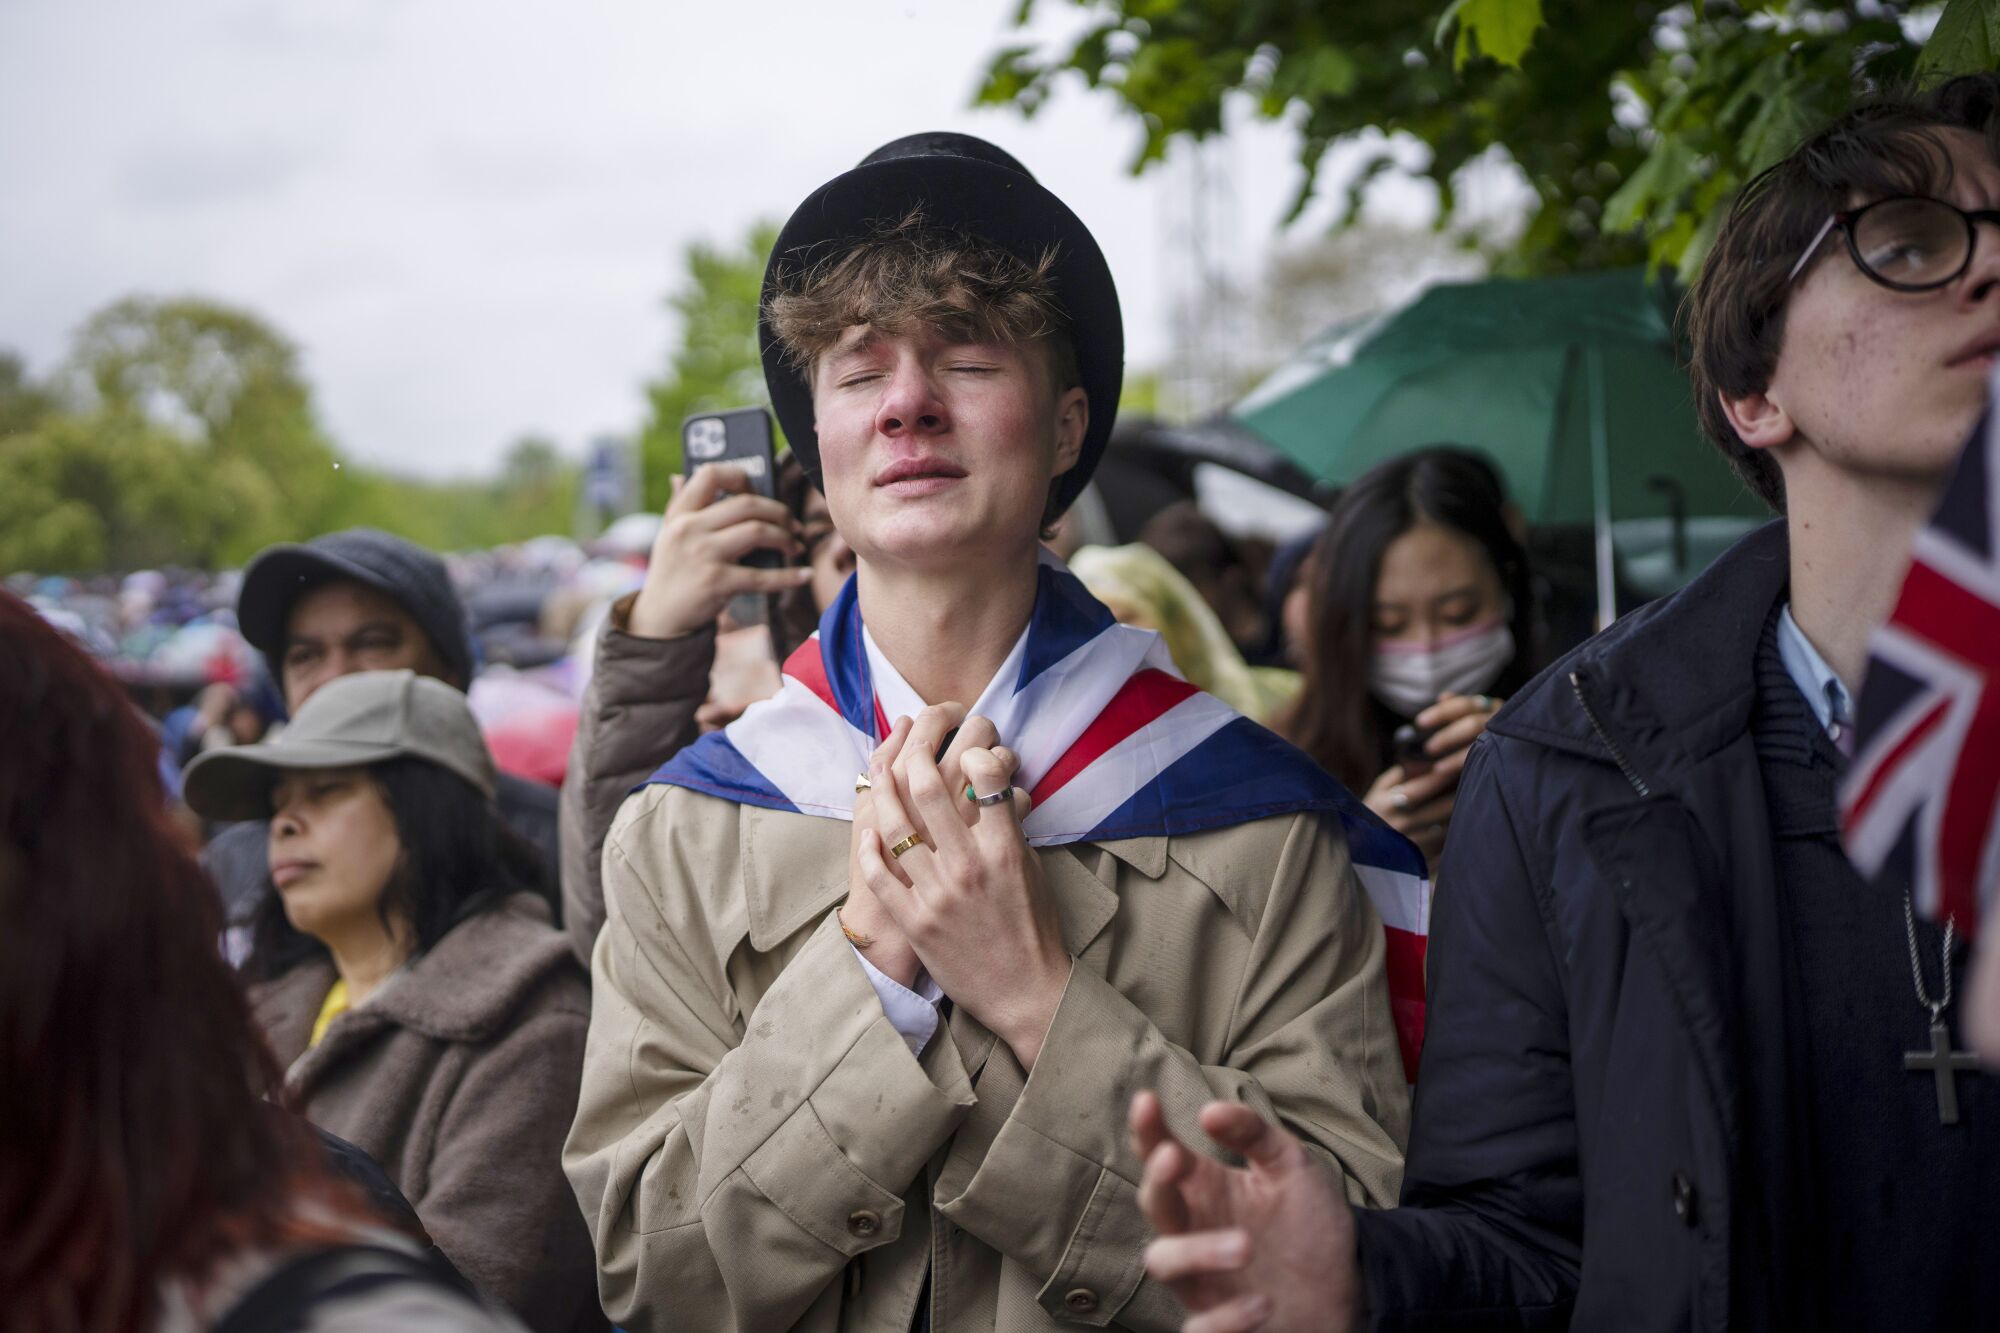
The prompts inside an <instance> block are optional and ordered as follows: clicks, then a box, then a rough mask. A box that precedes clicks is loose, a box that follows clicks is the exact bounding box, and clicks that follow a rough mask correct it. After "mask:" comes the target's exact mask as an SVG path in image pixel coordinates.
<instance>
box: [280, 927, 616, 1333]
mask: <svg viewBox="0 0 2000 1333" xmlns="http://www.w3.org/2000/svg"><path fill="white" fill-rule="evenodd" d="M334 976H335V974H334V969H333V965H332V963H331V962H330V961H328V960H326V959H324V958H321V959H314V960H311V961H308V962H304V963H301V964H299V965H298V966H296V967H294V968H292V969H291V970H289V971H287V972H286V973H284V975H282V976H280V977H278V978H276V979H275V980H272V981H268V982H262V983H259V984H257V985H255V986H253V987H252V988H251V992H250V998H251V1003H252V1005H253V1006H254V1008H255V1010H256V1014H257V1018H258V1021H259V1023H260V1024H261V1025H262V1027H263V1030H264V1033H265V1035H266V1037H267V1038H268V1039H269V1040H270V1042H271V1046H272V1049H273V1050H274V1051H276V1053H277V1056H278V1060H279V1062H280V1063H281V1064H282V1065H284V1066H285V1067H286V1073H285V1093H286V1096H287V1097H288V1099H290V1100H291V1101H292V1102H293V1104H294V1105H296V1106H297V1107H298V1109H299V1110H300V1111H302V1112H303V1113H304V1114H305V1115H306V1116H307V1117H308V1118H309V1119H311V1120H312V1121H313V1123H314V1124H317V1125H319V1126H321V1127H323V1128H325V1129H327V1130H329V1131H330V1132H332V1133H334V1134H338V1135H339V1136H340V1137H342V1138H344V1139H347V1140H348V1141H349V1142H351V1143H353V1144H355V1145H357V1146H358V1147H360V1148H362V1149H363V1150H364V1151H366V1152H367V1153H369V1154H370V1155H371V1156H372V1157H374V1158H375V1160H376V1161H377V1162H379V1163H381V1165H382V1169H383V1170H384V1171H386V1172H387V1173H388V1174H389V1177H390V1178H391V1179H392V1180H394V1181H395V1182H396V1184H397V1186H398V1187H399V1188H400V1189H401V1190H402V1191H403V1193H404V1194H405V1195H407V1196H408V1197H409V1200H410V1202H411V1204H412V1205H413V1206H414V1207H415V1208H416V1210H417V1216H418V1217H419V1218H421V1219H422V1221H423V1223H424V1226H425V1227H426V1228H427V1229H428V1230H429V1231H430V1233H431V1238H432V1239H433V1240H435V1241H436V1242H437V1244H438V1248H440V1249H442V1250H443V1251H444V1252H445V1254H446V1255H447V1256H449V1257H450V1259H451V1260H452V1262H453V1263H455V1264H457V1265H458V1267H459V1269H460V1270H461V1271H462V1272H464V1274H465V1275H466V1277H468V1278H470V1279H471V1280H472V1281H473V1282H474V1283H475V1284H476V1285H477V1286H478V1287H479V1288H480V1289H481V1290H483V1291H485V1292H487V1293H488V1294H489V1295H491V1296H493V1297H494V1298H495V1299H497V1300H499V1301H501V1302H503V1303H505V1304H506V1305H507V1306H508V1307H510V1308H511V1309H513V1310H514V1311H516V1312H517V1313H518V1314H519V1315H520V1316H521V1318H522V1319H523V1320H524V1321H525V1322H526V1323H527V1324H528V1325H529V1327H531V1328H533V1329H535V1330H537V1333H570V1331H571V1330H582V1329H592V1328H602V1327H603V1326H604V1320H603V1315H602V1312H601V1311H600V1310H599V1309H598V1307H597V1298H596V1278H595V1273H594V1267H595V1265H594V1262H593V1258H592V1253H591V1246H590V1235H589V1232H588V1230H587V1229H586V1228H585V1226H584V1220H583V1215H582V1213H581V1212H579V1211H578V1209H577V1204H576V1198H575V1196H574V1195H573V1194H572V1193H571V1192H570V1188H569V1184H568V1182H567V1181H566V1180H565V1179H564V1177H563V1171H562V1145H563V1137H564V1135H565V1134H567V1133H568V1131H569V1124H570V1119H571V1117H572V1116H573V1114H574V1113H575V1110H576V1098H577V1085H578V1080H579V1078H580V1077H581V1074H582V1068H583V1045H584V1034H585V1031H586V1029H587V1026H588V1024H589V1020H590V993H589V988H588V983H587V982H586V980H585V978H584V974H583V971H582V969H581V968H580V967H578V965H577V962H576V958H575V956H574V955H573V954H572V953H571V952H570V948H569V943H568V941H567V939H566V938H565V937H564V936H563V934H562V933H561V932H560V931H558V930H557V929H556V928H555V927H554V926H553V925H552V924H550V922H549V918H548V911H547V908H546V907H544V906H543V905H542V903H541V902H540V901H538V900H537V899H535V898H534V897H532V896H531V895H526V894H517V895H515V896H513V897H511V898H509V899H507V900H506V901H505V902H504V903H503V904H501V905H500V906H498V907H496V908H494V909H492V910H490V911H486V912H481V913H479V914H477V915H475V916H472V917H469V918H467V919H466V920H464V921H461V922H460V923H459V924H458V925H456V926H454V927H453V928H452V929H451V930H450V931H449V932H447V933H446V934H445V936H444V938H442V939H440V940H439V941H438V942H437V943H436V944H435V945H434V946H432V948H431V949H430V951H429V952H428V953H425V954H423V955H422V956H420V957H418V958H416V959H413V960H412V961H411V962H410V963H409V965H408V966H406V967H405V968H404V969H403V970H402V971H400V972H398V973H397V974H396V975H394V976H392V977H391V978H390V979H389V980H387V981H385V982H384V983H383V984H382V986H381V988H380V989H379V990H377V991H376V992H375V994H373V995H372V996H370V997H369V999H368V1001H367V1002H366V1003H365V1004H363V1005H361V1006H360V1007H359V1008H355V1009H350V1010H349V1011H348V1012H346V1013H344V1014H342V1015H341V1016H340V1017H338V1018H336V1019H334V1020H333V1022H332V1023H331V1024H330V1025H329V1026H328V1028H327V1030H326V1035H325V1036H324V1037H323V1038H322V1039H321V1041H320V1044H319V1045H318V1046H315V1047H312V1048H311V1049H307V1046H306V1042H307V1041H308V1039H309V1038H310V1036H311V1034H312V1026H313V1020H314V1019H316V1018H317V1017H318V1016H319V1011H320V1006H321V1005H322V1003H324V1001H325V999H326V993H327V990H328V988H329V987H331V986H332V985H333V982H334Z"/></svg>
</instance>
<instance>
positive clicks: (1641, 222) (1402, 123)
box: [979, 0, 2000, 271]
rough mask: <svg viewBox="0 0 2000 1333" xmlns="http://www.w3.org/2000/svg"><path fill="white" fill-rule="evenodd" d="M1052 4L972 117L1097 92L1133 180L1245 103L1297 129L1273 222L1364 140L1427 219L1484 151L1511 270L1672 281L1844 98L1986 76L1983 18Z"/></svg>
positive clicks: (1854, 2)
mask: <svg viewBox="0 0 2000 1333" xmlns="http://www.w3.org/2000/svg"><path fill="white" fill-rule="evenodd" d="M1034 3H1035V0H1021V4H1020V7H1019V9H1018V11H1017V12H1016V22H1017V24H1021V25H1025V24H1026V23H1027V22H1028V21H1029V19H1030V17H1031V15H1032V12H1033V9H1034ZM1070 3H1071V4H1072V5H1073V6H1074V7H1076V8H1079V9H1082V10H1084V11H1086V12H1087V14H1088V26H1087V28H1086V30H1085V31H1084V32H1083V34H1082V35H1081V36H1080V37H1078V38H1076V39H1075V40H1074V41H1072V42H1069V43H1067V44H1066V47H1065V49H1061V50H1056V51H1053V52H1050V51H1043V50H1040V49H1038V48H1036V47H1033V46H1012V47H1008V48H1006V49H1004V50H1002V51H1000V52H998V53H997V54H996V55H995V56H994V57H993V59H992V61H991V64H990V66H989V68H988V71H987V74H986V78H985V82H984V85H983V87H982V89H981V91H980V93H979V100H981V101H982V102H988V103H1000V104H1011V105H1014V106H1016V107H1018V108H1019V109H1020V110H1021V111H1022V112H1023V113H1024V114H1028V115H1032V114H1034V112H1035V111H1036V110H1037V109H1038V108H1039V107H1040V106H1041V105H1042V104H1043V103H1045V102H1046V101H1047V100H1048V98H1049V97H1050V96H1051V95H1052V94H1053V93H1054V92H1055V90H1056V88H1057V86H1058V85H1059V83H1061V82H1062V81H1063V80H1065V79H1067V78H1077V79H1080V80H1081V82H1083V83H1084V84H1085V85H1087V86H1089V87H1092V88H1096V89H1101V90H1104V91H1106V92H1108V93H1110V94H1111V95H1112V96H1114V97H1115V98H1117V99H1118V101H1119V102H1120V103H1121V104H1122V105H1123V106H1124V108H1125V109H1126V110H1128V111H1130V112H1131V113H1133V115H1134V116H1135V117H1136V118H1137V119H1138V121H1139V123H1140V124H1141V125H1142V126H1143V128H1144V131H1145V138H1144V141H1143V143H1142V145H1141V148H1140V151H1139V154H1138V157H1137V159H1136V160H1135V161H1134V163H1133V170H1134V171H1135V172H1136V171H1140V170H1143V169H1144V168H1145V167H1146V166H1148V165H1149V164H1151V163H1153V162H1156V161H1158V160H1160V159H1161V158H1162V157H1163V156H1164V155H1165V153H1166V150H1167V147H1168V145H1169V144H1170V143H1172V142H1173V141H1174V140H1176V139H1180V138H1190V139H1201V138H1205V137H1207V136H1209V135H1212V134H1217V133H1220V132H1221V131H1222V129H1223V127H1224V104H1225V101H1227V100H1229V99H1230V98H1231V97H1232V95H1236V94H1247V100H1248V103H1249V105H1251V106H1252V107H1254V109H1255V111H1256V113H1257V114H1258V115H1261V116H1263V117H1265V118H1267V119H1271V120H1281V121H1284V122H1286V123H1288V124H1290V125H1292V126H1294V127H1295V128H1296V130H1297V132H1298V136H1299V162H1300V166H1301V168H1302V178H1301V183H1300V187H1299V190H1298V193H1297V196H1296V198H1295V200H1294V204H1293V208H1292V213H1291V216H1292V217H1294V218H1295V217H1297V216H1298V214H1299V213H1300V212H1301V211H1302V210H1303V209H1304V208H1305V206H1306V205H1307V204H1308V203H1309V202H1311V200H1312V199H1313V197H1314V194H1315V192H1316V190H1317V188H1318V171H1319V167H1320V164H1321V162H1322V160H1323V159H1324V158H1325V157H1326V154H1327V153H1328V151H1329V150H1330V149H1332V148H1333V147H1334V145H1336V144H1339V143H1343V142H1349V141H1360V139H1361V136H1362V135H1363V133H1364V132H1365V131H1370V130H1380V131H1384V132H1386V133H1388V134H1392V135H1394V134H1402V135H1408V136H1410V137H1412V138H1414V139H1416V140H1418V141H1419V142H1421V143H1422V144H1423V145H1425V146H1426V147H1427V148H1428V150H1429V153H1430V157H1429V161H1428V163H1427V164H1426V165H1425V166H1423V167H1422V168H1421V170H1420V174H1421V175H1423V176H1425V177H1427V178H1429V179H1430V180H1431V181H1433V182H1435V183H1436V185H1437V188H1438V190H1439V194H1440V204H1441V207H1440V220H1441V221H1445V220H1449V219H1450V217H1451V214H1452V211H1453V200H1454V190H1455V188H1456V186H1457V185H1458V184H1459V182H1460V180H1461V173H1463V172H1464V171H1465V169H1466V168H1467V167H1468V166H1470V165H1472V164H1474V163H1475V161H1477V160H1478V159H1481V158H1482V157H1483V156H1485V155H1486V154H1488V153H1489V152H1491V151H1493V150H1494V149H1495V148H1496V146H1497V147H1498V148H1499V149H1501V150H1504V152H1505V153H1506V154H1507V155H1509V156H1510V157H1511V158H1512V160H1513V162H1514V163H1515V164H1516V165H1517V166H1518V167H1519V168H1520V170H1521V172H1522V173H1523V175H1524V176H1525V177H1526V178H1527V180H1528V182H1529V184H1530V185H1531V186H1532V187H1533V189H1534V191H1535V193H1536V195H1537V196H1538V198H1539V200H1540V207H1539V209H1538V210H1537V212H1536V214H1535V216H1534V217H1533V219H1532V220H1531V221H1530V223H1529V226H1528V230H1527V232H1526V234H1525V235H1524V236H1523V237H1522V238H1521V241H1520V244H1519V245H1518V247H1517V248H1516V249H1515V251H1514V253H1513V255H1512V256H1511V258H1510V261H1509V267H1512V268H1515V269H1519V270H1526V271H1559V270H1564V269H1572V268H1591V267H1600V266H1605V265H1612V264H1622V263H1629V262H1636V261H1637V260H1639V259H1641V258H1646V259H1650V260H1651V261H1653V262H1655V263H1668V264H1673V265H1675V266H1677V267H1679V268H1680V269H1682V270H1683V271H1688V270H1690V269H1692V267H1693V266H1694V265H1695V264H1697V263H1699V261H1700V259H1701V257H1702V256H1703V255H1704V254H1706V252H1707V248H1708V245H1709V244H1710V242H1711V241H1712V239H1713V231H1712V227H1711V226H1704V222H1705V221H1707V220H1708V219H1710V218H1712V217H1714V216H1716V214H1717V206H1718V205H1720V204H1721V203H1723V202H1724V201H1725V200H1727V199H1728V198H1729V197H1730V196H1731V194H1733V193H1734V191H1735V190H1736V188H1737V187H1738V186H1739V185H1740V184H1741V183H1742V182H1743V181H1744V180H1747V179H1748V178H1749V177H1750V176H1752V175H1754V174H1755V173H1756V172H1758V171H1760V170H1762V169H1763V168H1764V167H1766V166H1768V165H1770V164H1771V163H1772V162H1774V161H1776V160H1777V159H1778V158H1780V157H1782V156H1783V155H1784V154H1785V153H1786V152H1787V151H1789V150H1790V148H1791V147H1792V146H1793V145H1794V144H1795V143H1796V142H1797V141H1798V139H1799V138H1800V137H1801V136H1802V135H1803V134H1804V133H1805V132H1806V130H1808V129H1809V128H1810V127H1812V126H1814V125H1816V124H1819V123H1821V122H1823V121H1825V120H1827V119H1830V118H1831V117H1832V116H1833V115H1835V114H1837V113H1838V112H1839V111H1840V110H1841V109H1843V108H1845V107H1846V106H1847V105H1848V104H1849V102H1850V101H1851V100H1852V98H1853V97H1854V95H1855V93H1856V92H1857V91H1864V90H1866V89H1868V88H1870V87H1874V86H1880V85H1883V84H1888V83H1898V82H1903V81H1907V80H1911V79H1937V78H1942V77H1944V76H1946V75H1949V74H1954V73H1962V72H1967V71H1972V70H1981V69H1991V68H1994V67H1995V66H1996V65H2000V0H1949V3H1948V4H1943V5H1940V4H1936V3H1931V4H1905V3H1900V2H1898V0H1846V2H1838V0H1778V2H1775V3H1762V4H1756V3H1751V4H1727V3H1719V2H1718V0H1709V3H1706V4H1702V3H1699V0H1697V3H1695V4H1692V5H1689V4H1668V3H1664V2H1663V0H1451V2H1450V3H1449V4H1447V3H1444V0H1431V3H1429V4H1424V3H1417V4H1411V3H1407V0H1320V2H1319V3H1307V2H1298V0H1070ZM1933 25H1934V26H1933ZM1926 30H1928V31H1929V36H1928V39H1925V37H1924V36H1923V34H1924V33H1925V32H1926ZM1393 166H1394V162H1393V159H1392V158H1391V156H1390V149H1389V148H1388V146H1386V145H1384V146H1383V148H1382V150H1381V155H1380V156H1378V157H1376V158H1375V159H1374V160H1373V161H1372V162H1371V163H1370V164H1369V165H1368V167H1367V168H1366V169H1365V170H1363V171H1362V172H1360V173H1359V174H1358V175H1357V176H1356V177H1354V178H1353V179H1352V180H1351V181H1350V182H1349V183H1348V185H1347V186H1346V196H1347V197H1346V208H1345V217H1346V218H1347V219H1350V220H1351V219H1353V218H1354V217H1356V216H1357V215H1358V213H1359V208H1358V205H1359V202H1360V199H1361V197H1362V194H1363V192H1364V191H1365V190H1366V188H1367V185H1368V183H1369V182H1370V181H1371V180H1372V179H1374V177H1375V175H1377V174H1379V173H1380V172H1382V171H1385V170H1389V169H1391V168H1392V167H1393Z"/></svg>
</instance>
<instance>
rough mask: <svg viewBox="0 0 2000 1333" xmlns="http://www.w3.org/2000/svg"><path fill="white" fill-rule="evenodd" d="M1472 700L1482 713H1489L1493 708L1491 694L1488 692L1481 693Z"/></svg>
mask: <svg viewBox="0 0 2000 1333" xmlns="http://www.w3.org/2000/svg"><path fill="white" fill-rule="evenodd" d="M1473 702H1474V703H1476V704H1478V705H1479V711H1480V712H1482V713H1490V712H1492V711H1493V709H1494V703H1493V696H1492V695H1490V694H1482V695H1480V696H1479V697H1478V698H1477V699H1475V700H1473Z"/></svg>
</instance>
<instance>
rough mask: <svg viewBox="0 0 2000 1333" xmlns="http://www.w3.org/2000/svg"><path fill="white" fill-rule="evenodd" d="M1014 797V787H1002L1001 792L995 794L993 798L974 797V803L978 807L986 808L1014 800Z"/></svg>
mask: <svg viewBox="0 0 2000 1333" xmlns="http://www.w3.org/2000/svg"><path fill="white" fill-rule="evenodd" d="M1013 795H1014V789H1013V788H1012V787H1002V788H1001V789H1000V790H999V791H996V792H994V793H993V794H992V795H991V796H975V797H973V798H972V803H973V804H974V805H976V806H980V807H982V808H984V807H986V806H989V805H998V804H1000V802H1002V801H1006V800H1011V799H1012V798H1013Z"/></svg>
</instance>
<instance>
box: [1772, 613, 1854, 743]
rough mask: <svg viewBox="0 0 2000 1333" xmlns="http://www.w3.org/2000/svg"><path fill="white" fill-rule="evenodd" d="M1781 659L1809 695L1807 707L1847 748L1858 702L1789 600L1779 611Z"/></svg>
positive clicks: (1795, 680) (1796, 682)
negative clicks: (1808, 634)
mask: <svg viewBox="0 0 2000 1333" xmlns="http://www.w3.org/2000/svg"><path fill="white" fill-rule="evenodd" d="M1778 658H1779V660H1781V661H1782V662H1784V664H1785V671H1786V674H1788V675H1790V676H1791V678H1792V684H1794V685H1796V686H1798V687H1799V693H1800V694H1803V695H1804V696H1805V697H1806V707H1808V708H1810V709H1812V714H1813V716H1814V717H1816V718H1818V719H1819V724H1820V726H1821V727H1822V728H1824V729H1825V731H1826V734H1827V738H1828V739H1829V740H1831V741H1832V742H1833V743H1834V744H1835V745H1838V746H1840V747H1841V748H1842V749H1846V748H1847V746H1848V745H1849V744H1850V733H1851V732H1852V731H1853V729H1854V701H1853V699H1852V698H1851V697H1850V696H1849V695H1848V693H1847V686H1846V685H1845V684H1844V683H1843V682H1842V681H1841V679H1840V677H1839V676H1838V675H1836V674H1834V670H1833V668H1832V667H1830V666H1828V665H1827V663H1826V659H1825V658H1824V657H1821V656H1820V652H1819V649H1817V648H1815V647H1813V643H1812V640H1811V639H1808V638H1807V637H1806V632H1805V631H1804V630H1802V629H1800V628H1799V622H1798V621H1796V620H1794V619H1792V604H1791V602H1789V601H1787V602H1786V603H1785V605H1784V609H1783V610H1781V611H1779V612H1778Z"/></svg>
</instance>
